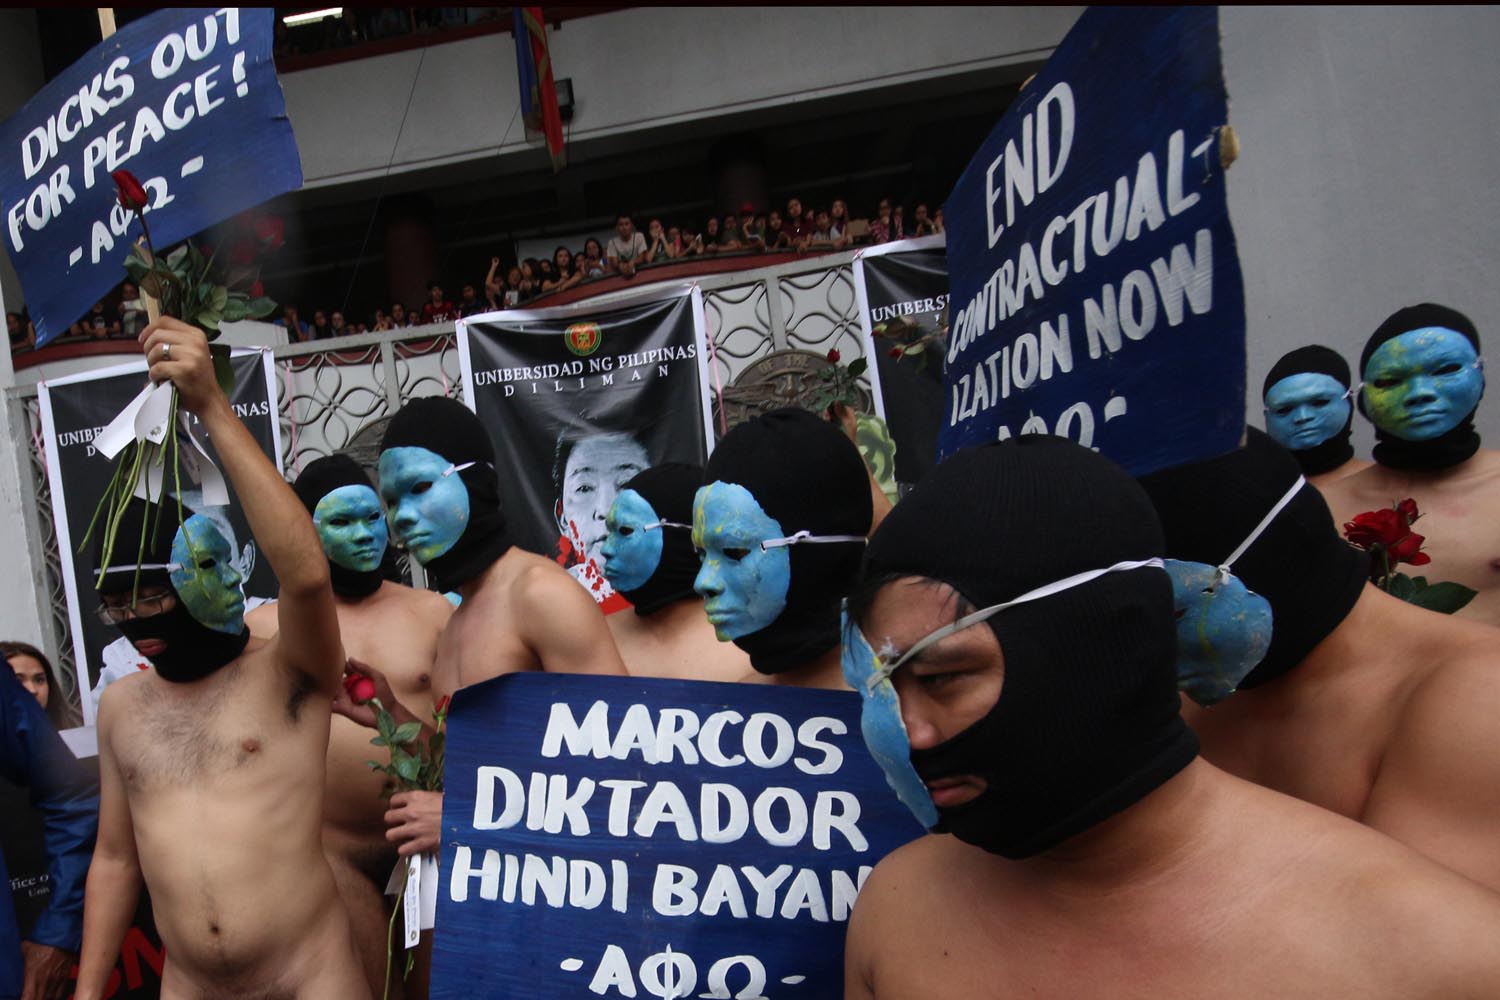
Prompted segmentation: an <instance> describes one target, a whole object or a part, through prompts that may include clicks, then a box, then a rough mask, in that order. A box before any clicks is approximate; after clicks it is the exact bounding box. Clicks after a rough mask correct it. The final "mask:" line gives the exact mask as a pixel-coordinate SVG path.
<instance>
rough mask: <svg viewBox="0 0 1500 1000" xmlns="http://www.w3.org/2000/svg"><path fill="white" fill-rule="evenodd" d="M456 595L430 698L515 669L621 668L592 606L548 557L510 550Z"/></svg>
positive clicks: (607, 670)
mask: <svg viewBox="0 0 1500 1000" xmlns="http://www.w3.org/2000/svg"><path fill="white" fill-rule="evenodd" d="M459 593H460V595H462V597H463V603H461V604H460V605H459V607H458V610H457V611H455V612H454V613H453V617H452V618H450V619H449V621H448V627H447V628H446V629H444V630H443V634H442V636H441V638H440V639H439V640H438V649H437V659H436V662H435V663H434V664H433V672H432V693H433V696H434V697H435V698H442V697H445V696H448V695H451V694H453V692H455V691H457V690H458V689H459V688H461V687H467V686H469V685H470V684H477V683H479V682H480V681H483V680H489V679H490V678H491V677H499V676H500V675H501V674H511V673H516V672H518V671H522V670H546V671H548V672H549V673H593V674H623V673H625V665H624V664H623V663H621V662H620V654H619V651H618V650H616V649H615V644H614V641H613V640H612V639H611V638H610V635H609V627H608V626H607V625H605V623H604V615H603V614H602V613H601V612H600V611H599V608H598V605H596V604H595V603H594V600H593V598H591V597H590V596H589V595H588V592H587V591H585V590H584V589H583V588H582V587H580V586H579V585H578V582H577V581H576V580H574V579H573V578H572V577H571V576H569V575H568V572H567V570H564V569H563V568H562V567H560V566H558V565H557V564H556V563H554V562H552V561H551V560H550V559H544V558H542V557H541V556H538V555H534V554H533V553H530V552H526V551H524V550H522V549H518V548H511V549H510V550H509V551H507V552H506V553H505V555H503V556H501V557H500V558H499V559H498V560H496V561H495V562H494V563H492V564H491V565H490V566H489V568H488V569H486V570H485V571H484V572H483V573H481V574H479V576H477V577H475V578H474V579H473V580H471V581H468V582H467V583H465V584H464V585H463V586H462V587H460V588H459Z"/></svg>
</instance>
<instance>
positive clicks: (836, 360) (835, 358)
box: [828, 349, 839, 364]
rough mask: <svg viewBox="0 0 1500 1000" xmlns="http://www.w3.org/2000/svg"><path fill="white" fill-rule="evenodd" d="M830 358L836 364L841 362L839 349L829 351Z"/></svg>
mask: <svg viewBox="0 0 1500 1000" xmlns="http://www.w3.org/2000/svg"><path fill="white" fill-rule="evenodd" d="M828 360H829V361H832V362H833V363H834V364H838V363H839V352H838V350H837V349H834V350H831V351H829V352H828Z"/></svg>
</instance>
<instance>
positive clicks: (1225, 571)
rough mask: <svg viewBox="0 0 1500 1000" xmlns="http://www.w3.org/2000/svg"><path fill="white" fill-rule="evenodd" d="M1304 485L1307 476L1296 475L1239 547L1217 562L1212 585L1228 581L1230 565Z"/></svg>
mask: <svg viewBox="0 0 1500 1000" xmlns="http://www.w3.org/2000/svg"><path fill="white" fill-rule="evenodd" d="M1306 485H1307V477H1306V476H1298V477H1297V481H1296V482H1295V483H1293V484H1292V488H1291V489H1289V490H1287V491H1286V493H1285V494H1284V495H1283V496H1282V498H1281V499H1280V500H1278V501H1276V506H1274V507H1272V508H1271V509H1270V511H1269V512H1268V513H1267V514H1266V516H1265V517H1263V518H1261V519H1260V523H1259V524H1257V525H1256V526H1255V530H1254V531H1252V532H1250V536H1249V537H1248V538H1246V539H1245V540H1244V541H1243V542H1240V545H1239V548H1237V549H1235V550H1234V551H1233V552H1231V553H1229V558H1228V559H1225V560H1224V561H1223V562H1221V563H1220V564H1219V566H1218V572H1217V573H1216V574H1215V576H1214V587H1219V586H1222V585H1223V584H1225V583H1227V582H1229V577H1230V576H1231V575H1232V574H1231V572H1230V569H1231V567H1233V566H1234V564H1235V563H1237V562H1239V559H1240V556H1242V555H1244V554H1245V553H1246V552H1248V551H1249V550H1250V546H1252V545H1254V544H1255V541H1256V539H1258V538H1259V537H1260V536H1261V535H1263V534H1265V532H1266V529H1267V528H1269V527H1270V526H1271V522H1272V521H1274V520H1276V516H1277V515H1278V514H1280V513H1281V512H1282V511H1284V510H1286V506H1287V504H1289V503H1291V502H1292V498H1293V497H1295V496H1296V495H1297V493H1298V492H1299V491H1300V490H1301V489H1302V487H1304V486H1306ZM1211 589H1212V588H1211Z"/></svg>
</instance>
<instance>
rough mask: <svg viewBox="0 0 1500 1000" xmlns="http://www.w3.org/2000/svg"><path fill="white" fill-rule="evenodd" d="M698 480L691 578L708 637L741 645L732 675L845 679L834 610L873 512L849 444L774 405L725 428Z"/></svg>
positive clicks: (773, 680)
mask: <svg viewBox="0 0 1500 1000" xmlns="http://www.w3.org/2000/svg"><path fill="white" fill-rule="evenodd" d="M704 479H706V480H707V481H708V485H706V486H704V487H703V488H702V489H700V490H698V494H697V497H696V498H695V499H694V501H693V536H692V537H693V546H694V547H695V548H696V549H697V550H698V551H699V552H700V553H701V554H702V558H703V565H702V568H701V569H700V570H699V572H698V576H697V578H696V579H695V580H694V582H693V587H694V589H695V590H697V591H698V593H699V594H702V595H703V609H704V611H706V612H707V613H708V620H709V622H710V623H712V625H713V626H714V629H715V631H716V632H717V633H718V636H719V639H720V640H721V641H732V642H733V643H734V644H735V645H736V646H738V647H739V648H740V649H742V650H744V651H745V652H746V653H749V654H750V665H751V666H752V667H753V668H754V670H753V671H751V672H750V673H748V674H747V675H746V676H744V677H742V678H741V680H744V681H758V682H760V683H766V684H786V685H791V686H795V687H815V688H831V689H843V688H845V686H846V685H845V684H844V679H843V676H842V673H841V672H840V668H839V608H840V603H841V602H842V601H843V599H844V595H845V594H847V593H848V592H849V585H850V584H851V583H852V582H853V580H854V576H855V574H856V573H857V572H858V571H859V560H860V557H861V556H862V555H863V554H864V543H865V535H866V534H868V533H869V530H870V520H871V517H872V507H871V499H870V485H869V484H870V479H869V471H868V470H867V469H866V468H865V463H864V459H862V458H860V455H859V449H858V448H856V447H855V446H854V443H853V442H852V441H850V440H849V439H848V438H847V437H845V436H844V435H843V433H841V432H840V431H839V430H838V429H837V428H836V427H834V426H833V425H832V424H829V423H827V422H826V421H823V420H820V419H818V418H817V417H816V416H814V415H813V414H811V413H808V412H807V411H806V410H798V409H784V410H773V411H772V412H770V413H766V414H762V415H760V416H756V417H752V418H750V419H749V420H747V421H745V422H744V423H742V424H740V425H739V426H738V427H735V428H734V429H733V430H731V431H730V432H729V433H728V434H726V435H724V439H723V440H722V441H720V442H719V445H718V447H717V448H715V449H714V453H713V456H712V457H711V458H709V460H708V468H707V470H706V471H705V473H704Z"/></svg>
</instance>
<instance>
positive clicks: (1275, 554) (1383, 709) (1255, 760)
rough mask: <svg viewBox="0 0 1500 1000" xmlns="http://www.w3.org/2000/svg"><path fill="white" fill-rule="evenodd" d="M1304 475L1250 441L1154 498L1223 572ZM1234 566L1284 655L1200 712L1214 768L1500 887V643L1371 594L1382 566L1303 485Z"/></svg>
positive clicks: (1465, 625)
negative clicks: (1343, 533) (1374, 568)
mask: <svg viewBox="0 0 1500 1000" xmlns="http://www.w3.org/2000/svg"><path fill="white" fill-rule="evenodd" d="M1297 476H1298V469H1297V466H1296V464H1295V463H1294V462H1293V461H1292V459H1291V458H1290V457H1289V456H1288V455H1287V454H1286V452H1284V451H1282V450H1281V449H1280V448H1279V447H1277V446H1276V445H1275V444H1274V443H1273V442H1272V441H1271V440H1270V439H1269V438H1267V437H1266V436H1265V435H1262V434H1260V433H1259V432H1257V431H1251V433H1250V439H1249V442H1248V443H1247V444H1246V445H1245V447H1243V448H1241V449H1240V450H1239V451H1236V452H1232V453H1230V454H1228V455H1224V456H1221V457H1219V458H1215V459H1210V460H1208V461H1205V462H1199V463H1196V464H1194V465H1189V466H1185V467H1182V468H1178V469H1171V470H1168V471H1166V472H1159V473H1156V474H1155V475H1152V476H1148V477H1146V478H1145V479H1144V480H1142V485H1144V486H1145V488H1146V491H1147V493H1149V494H1150V495H1151V499H1152V500H1153V502H1154V503H1155V504H1156V508H1157V510H1158V512H1159V513H1160V515H1161V520H1162V526H1163V528H1164V530H1165V531H1166V536H1167V555H1169V556H1171V557H1173V558H1177V559H1191V560H1196V561H1201V562H1207V563H1210V564H1218V563H1219V562H1221V561H1223V560H1224V558H1225V557H1226V556H1227V555H1228V554H1229V553H1230V551H1231V550H1233V549H1234V548H1236V547H1237V546H1238V545H1239V543H1240V541H1241V540H1242V539H1243V538H1244V537H1246V536H1247V535H1249V533H1250V532H1251V531H1252V530H1253V529H1254V528H1255V526H1256V525H1257V524H1259V523H1260V522H1261V520H1262V519H1263V518H1264V517H1265V516H1266V513H1267V511H1269V510H1271V509H1272V508H1273V507H1274V505H1275V504H1276V502H1277V501H1278V500H1279V499H1280V498H1281V497H1282V496H1284V495H1285V494H1286V493H1287V491H1288V489H1289V488H1290V487H1291V486H1292V485H1293V484H1294V483H1296V481H1297ZM1423 523H1424V524H1425V523H1426V522H1425V521H1424V522H1423ZM1233 569H1234V573H1235V575H1236V576H1238V577H1239V578H1240V579H1241V580H1242V581H1243V582H1244V584H1245V586H1247V587H1249V588H1250V589H1251V590H1252V591H1255V592H1256V593H1258V594H1260V595H1261V596H1262V597H1264V598H1266V599H1267V600H1268V601H1269V602H1270V604H1271V613H1272V623H1273V624H1272V628H1273V631H1272V639H1271V646H1270V649H1269V650H1268V651H1267V654H1266V657H1265V659H1264V660H1262V661H1261V663H1260V665H1259V666H1257V667H1256V668H1255V669H1254V670H1252V671H1251V672H1250V674H1249V675H1248V676H1247V677H1245V679H1244V680H1243V681H1241V682H1240V690H1239V691H1238V692H1236V693H1235V694H1233V695H1232V696H1230V697H1229V698H1227V699H1225V700H1224V701H1222V702H1220V703H1218V704H1216V705H1214V706H1213V707H1212V708H1209V709H1203V708H1199V707H1197V706H1187V707H1186V708H1185V709H1184V712H1183V715H1184V717H1185V718H1186V719H1187V721H1188V723H1189V724H1190V725H1191V726H1192V727H1193V728H1194V729H1195V730H1196V731H1197V733H1198V738H1199V739H1200V740H1201V741H1202V743H1203V756H1204V757H1205V758H1207V759H1208V760H1209V761H1210V762H1212V763H1213V764H1215V765H1216V766H1218V767H1222V768H1224V769H1225V770H1226V771H1229V772H1230V773H1231V774H1235V775H1238V776H1240V777H1242V778H1245V779H1248V780H1250V781H1254V782H1256V783H1257V784H1261V785H1265V786H1266V787H1268V788H1274V789H1276V790H1277V791H1279V792H1285V793H1286V794H1288V795H1294V796H1296V797H1297V798H1299V799H1304V800H1306V801H1308V802H1311V803H1313V804H1315V805H1320V806H1322V807H1323V808H1325V809H1330V810H1332V811H1333V812H1336V813H1339V814H1340V815H1343V816H1347V817H1349V818H1350V819H1354V820H1358V821H1360V822H1362V823H1365V824H1367V825H1369V826H1372V827H1374V828H1376V829H1377V830H1380V831H1382V832H1384V833H1387V834H1389V835H1390V836H1392V837H1394V838H1396V839H1397V840H1399V841H1402V842H1403V843H1405V844H1407V845H1409V846H1411V847H1413V848H1415V849H1416V850H1418V851H1420V852H1422V853H1423V854H1425V855H1427V856H1428V857H1430V858H1432V859H1433V860H1435V861H1438V862H1441V863H1442V864H1444V865H1447V866H1448V867H1449V868H1452V869H1453V870H1454V871H1457V872H1460V873H1462V874H1464V875H1467V876H1468V877H1470V878H1472V879H1474V880H1475V881H1477V882H1482V883H1484V884H1485V885H1487V886H1489V887H1490V888H1492V889H1500V843H1497V842H1496V839H1495V831H1496V830H1497V829H1500V688H1497V686H1496V684H1495V677H1496V674H1497V672H1500V630H1497V629H1494V628H1492V627H1490V626H1488V625H1484V624H1481V623H1479V622H1470V621H1465V620H1463V619H1461V618H1450V617H1448V616H1446V615H1439V614H1436V613H1434V612H1431V611H1425V610H1423V609H1421V608H1418V607H1415V606H1414V605H1411V604H1407V603H1406V602H1404V601H1401V600H1398V599H1397V598H1394V597H1392V596H1390V595H1389V594H1386V593H1385V592H1384V591H1382V590H1380V589H1378V588H1377V587H1375V586H1374V585H1372V584H1370V583H1369V582H1368V574H1369V559H1368V557H1367V556H1366V555H1365V554H1364V553H1363V552H1360V551H1359V550H1357V549H1355V548H1353V547H1352V546H1350V545H1349V544H1348V543H1346V542H1345V541H1344V540H1343V539H1342V538H1340V537H1339V533H1338V531H1337V530H1336V529H1335V528H1334V525H1333V520H1332V519H1331V518H1330V517H1329V515H1328V507H1327V505H1326V504H1325V503H1324V502H1323V498H1322V497H1321V496H1320V495H1319V494H1318V492H1317V491H1316V490H1310V489H1307V488H1305V487H1304V488H1303V489H1301V490H1299V491H1298V492H1297V493H1296V494H1295V495H1293V497H1292V500H1291V502H1290V503H1289V504H1288V505H1287V506H1286V507H1285V508H1284V509H1283V510H1282V511H1281V512H1280V513H1279V514H1277V516H1276V517H1275V518H1274V519H1273V520H1272V521H1271V522H1270V523H1269V524H1268V525H1267V526H1266V528H1265V530H1264V531H1263V532H1262V533H1261V534H1260V536H1259V537H1258V538H1257V539H1256V540H1255V541H1254V542H1253V543H1252V544H1251V546H1250V547H1249V548H1248V549H1246V550H1245V553H1244V555H1242V556H1241V557H1240V558H1239V559H1237V560H1236V561H1235V564H1234V567H1233Z"/></svg>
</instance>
